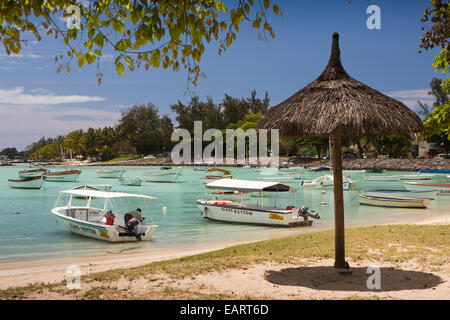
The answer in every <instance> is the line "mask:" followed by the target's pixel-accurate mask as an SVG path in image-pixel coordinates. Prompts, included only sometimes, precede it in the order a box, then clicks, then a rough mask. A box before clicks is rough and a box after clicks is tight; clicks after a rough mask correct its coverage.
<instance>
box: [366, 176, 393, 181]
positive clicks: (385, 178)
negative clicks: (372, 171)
mask: <svg viewBox="0 0 450 320" xmlns="http://www.w3.org/2000/svg"><path fill="white" fill-rule="evenodd" d="M400 177H401V176H367V177H364V180H365V181H399V180H400Z"/></svg>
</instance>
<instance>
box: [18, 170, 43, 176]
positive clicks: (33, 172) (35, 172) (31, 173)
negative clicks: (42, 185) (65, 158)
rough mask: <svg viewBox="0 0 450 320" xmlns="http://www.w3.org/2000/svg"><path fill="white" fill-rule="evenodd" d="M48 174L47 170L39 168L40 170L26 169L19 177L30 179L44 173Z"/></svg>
mask: <svg viewBox="0 0 450 320" xmlns="http://www.w3.org/2000/svg"><path fill="white" fill-rule="evenodd" d="M46 172H47V169H44V168H39V169H25V170H21V171H19V177H20V178H30V177H36V176H41V175H43V174H44V173H46Z"/></svg>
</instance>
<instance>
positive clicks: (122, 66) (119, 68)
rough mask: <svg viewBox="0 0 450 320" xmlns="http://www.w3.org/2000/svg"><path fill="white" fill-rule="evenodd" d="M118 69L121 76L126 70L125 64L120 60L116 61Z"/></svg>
mask: <svg viewBox="0 0 450 320" xmlns="http://www.w3.org/2000/svg"><path fill="white" fill-rule="evenodd" d="M116 71H117V73H118V74H119V76H121V75H122V74H123V72H124V71H125V67H124V65H123V64H122V63H120V62H118V63H116Z"/></svg>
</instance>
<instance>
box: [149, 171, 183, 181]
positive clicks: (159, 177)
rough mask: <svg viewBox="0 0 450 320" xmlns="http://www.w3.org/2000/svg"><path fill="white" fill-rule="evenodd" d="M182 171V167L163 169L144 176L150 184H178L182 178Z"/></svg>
mask: <svg viewBox="0 0 450 320" xmlns="http://www.w3.org/2000/svg"><path fill="white" fill-rule="evenodd" d="M181 169H182V168H181V167H178V168H172V167H161V168H160V169H159V170H152V171H148V172H145V173H143V174H142V175H143V176H144V180H145V181H148V182H177V180H178V178H179V177H180V176H181Z"/></svg>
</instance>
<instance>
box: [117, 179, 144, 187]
mask: <svg viewBox="0 0 450 320" xmlns="http://www.w3.org/2000/svg"><path fill="white" fill-rule="evenodd" d="M119 183H120V184H121V185H122V186H138V187H140V186H142V179H141V178H140V177H137V178H134V179H133V178H129V177H124V178H120V179H119Z"/></svg>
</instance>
